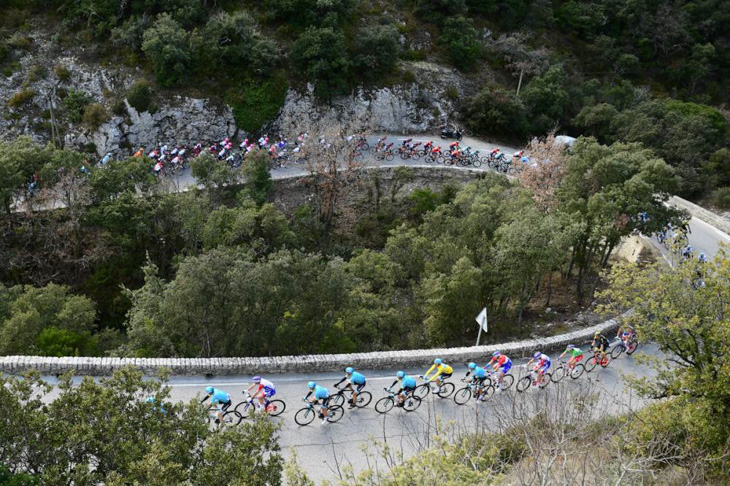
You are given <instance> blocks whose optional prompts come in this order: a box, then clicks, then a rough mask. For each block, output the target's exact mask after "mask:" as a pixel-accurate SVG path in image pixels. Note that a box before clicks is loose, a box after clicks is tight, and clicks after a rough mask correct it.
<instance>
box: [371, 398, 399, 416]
mask: <svg viewBox="0 0 730 486" xmlns="http://www.w3.org/2000/svg"><path fill="white" fill-rule="evenodd" d="M394 405H395V402H394V401H393V399H392V398H391V397H384V398H381V399H380V400H378V401H377V402H376V403H375V411H376V412H378V413H387V412H390V410H391V409H392V408H393V406H394Z"/></svg>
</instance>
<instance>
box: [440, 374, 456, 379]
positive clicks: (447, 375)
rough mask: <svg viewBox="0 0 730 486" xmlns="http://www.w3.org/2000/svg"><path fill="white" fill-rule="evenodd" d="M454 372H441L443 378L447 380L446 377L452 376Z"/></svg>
mask: <svg viewBox="0 0 730 486" xmlns="http://www.w3.org/2000/svg"><path fill="white" fill-rule="evenodd" d="M452 374H453V373H441V379H442V380H445V379H446V378H451V375H452Z"/></svg>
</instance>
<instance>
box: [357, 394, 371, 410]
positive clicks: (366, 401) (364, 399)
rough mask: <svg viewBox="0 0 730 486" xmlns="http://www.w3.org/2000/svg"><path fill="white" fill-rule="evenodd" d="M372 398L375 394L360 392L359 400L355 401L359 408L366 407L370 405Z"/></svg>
mask: <svg viewBox="0 0 730 486" xmlns="http://www.w3.org/2000/svg"><path fill="white" fill-rule="evenodd" d="M372 399H373V396H372V395H371V394H370V392H366V391H364V392H360V393H358V394H357V401H356V402H355V405H356V406H357V408H365V407H367V406H368V405H370V402H371V401H372Z"/></svg>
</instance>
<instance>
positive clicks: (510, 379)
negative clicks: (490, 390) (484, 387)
mask: <svg viewBox="0 0 730 486" xmlns="http://www.w3.org/2000/svg"><path fill="white" fill-rule="evenodd" d="M514 382H515V377H514V376H512V375H504V378H502V389H503V390H507V389H508V388H509V387H511V386H512V384H514ZM495 386H497V385H495Z"/></svg>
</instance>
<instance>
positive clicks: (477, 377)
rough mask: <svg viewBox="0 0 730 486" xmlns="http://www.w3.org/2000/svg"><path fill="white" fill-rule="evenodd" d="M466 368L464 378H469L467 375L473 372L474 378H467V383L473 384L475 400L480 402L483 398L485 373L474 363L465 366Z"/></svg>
mask: <svg viewBox="0 0 730 486" xmlns="http://www.w3.org/2000/svg"><path fill="white" fill-rule="evenodd" d="M467 368H469V369H468V370H467V371H466V376H465V378H469V375H470V374H471V373H472V372H474V376H473V377H472V378H469V381H467V383H474V384H475V385H476V387H477V400H481V399H482V398H483V397H482V396H481V395H482V389H483V388H484V380H486V379H487V372H486V371H484V368H482V367H480V366H477V364H476V363H469V364H468V365H467Z"/></svg>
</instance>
